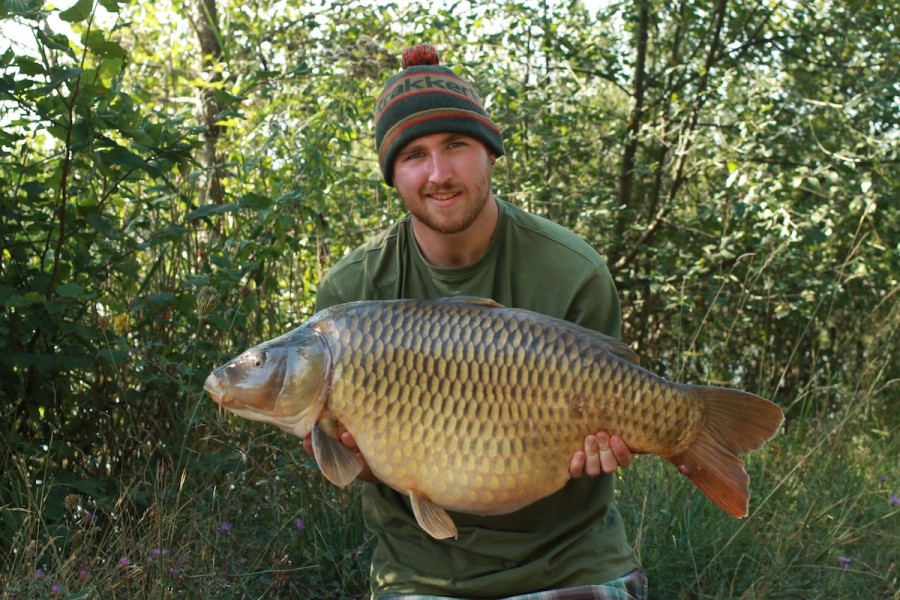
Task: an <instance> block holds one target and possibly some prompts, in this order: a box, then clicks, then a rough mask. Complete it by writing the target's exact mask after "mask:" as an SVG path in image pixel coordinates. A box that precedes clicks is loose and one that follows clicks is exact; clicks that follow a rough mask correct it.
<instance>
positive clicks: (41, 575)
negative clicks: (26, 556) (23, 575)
mask: <svg viewBox="0 0 900 600" xmlns="http://www.w3.org/2000/svg"><path fill="white" fill-rule="evenodd" d="M46 577H47V572H46V571H45V570H43V569H38V570H37V571H35V572H34V578H35V579H37V580H38V581H41V580H42V579H44V578H46Z"/></svg>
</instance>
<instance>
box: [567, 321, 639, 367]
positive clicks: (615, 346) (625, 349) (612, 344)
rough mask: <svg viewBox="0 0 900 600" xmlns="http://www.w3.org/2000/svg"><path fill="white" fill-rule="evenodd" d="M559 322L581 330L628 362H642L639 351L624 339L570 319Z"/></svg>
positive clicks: (601, 346) (599, 346) (602, 347)
mask: <svg viewBox="0 0 900 600" xmlns="http://www.w3.org/2000/svg"><path fill="white" fill-rule="evenodd" d="M557 321H559V319H557ZM559 322H561V323H563V324H564V325H565V326H566V327H569V328H570V329H573V330H575V331H580V332H581V333H583V334H585V335H587V336H588V337H591V338H593V341H594V344H595V345H596V347H598V348H600V349H602V350H605V351H607V352H609V353H610V354H614V355H616V356H618V357H619V358H621V359H624V360H627V361H628V362H631V363H634V364H636V365H639V364H641V357H640V356H638V354H637V352H635V351H634V350H632V349H631V347H630V346H629V345H628V344H626V343H625V342H623V341H622V340H620V339H618V338H614V337H612V336H611V335H606V334H605V333H600V332H599V331H595V330H593V329H588V328H587V327H582V326H581V325H576V324H575V323H570V322H568V321H559Z"/></svg>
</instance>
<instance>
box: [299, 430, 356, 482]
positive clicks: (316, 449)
mask: <svg viewBox="0 0 900 600" xmlns="http://www.w3.org/2000/svg"><path fill="white" fill-rule="evenodd" d="M327 426H328V425H327V424H326V427H327ZM312 447H313V455H314V456H315V457H316V462H317V463H318V464H319V469H321V470H322V474H323V475H325V478H326V479H328V481H330V482H331V483H333V484H334V485H336V486H338V487H344V486H346V485H349V484H350V483H351V482H352V481H353V480H354V479H356V476H357V475H359V473H360V471H362V469H363V464H362V461H361V460H360V458H359V457H358V456H356V454H354V453H353V452H351V451H350V450H348V449H347V448H346V447H345V446H344V445H343V444H341V443H340V442H339V441H338V440H336V439H334V438H333V437H331V436H330V435H328V434H327V433H325V431H324V430H323V427H322V425H321V424H320V423H316V424H315V425H314V426H313V430H312Z"/></svg>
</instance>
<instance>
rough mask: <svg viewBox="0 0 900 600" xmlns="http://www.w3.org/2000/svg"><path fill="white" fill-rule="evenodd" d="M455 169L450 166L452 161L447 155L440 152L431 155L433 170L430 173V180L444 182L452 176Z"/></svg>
mask: <svg viewBox="0 0 900 600" xmlns="http://www.w3.org/2000/svg"><path fill="white" fill-rule="evenodd" d="M452 175H453V171H452V169H451V167H450V161H449V160H447V157H445V156H444V155H442V154H441V153H439V152H436V153H434V154H432V155H431V172H430V173H429V174H428V180H429V181H431V182H433V183H443V182H445V181H447V180H448V179H450V178H451V176H452Z"/></svg>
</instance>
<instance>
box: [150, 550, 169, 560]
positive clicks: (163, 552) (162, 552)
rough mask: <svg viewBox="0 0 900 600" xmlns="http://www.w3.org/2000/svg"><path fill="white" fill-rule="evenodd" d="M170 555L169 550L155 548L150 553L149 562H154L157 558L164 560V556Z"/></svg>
mask: <svg viewBox="0 0 900 600" xmlns="http://www.w3.org/2000/svg"><path fill="white" fill-rule="evenodd" d="M168 555H169V549H168V548H154V549H153V550H151V551H150V558H148V559H147V562H153V561H154V560H156V559H157V558H162V557H163V556H168Z"/></svg>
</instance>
